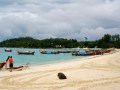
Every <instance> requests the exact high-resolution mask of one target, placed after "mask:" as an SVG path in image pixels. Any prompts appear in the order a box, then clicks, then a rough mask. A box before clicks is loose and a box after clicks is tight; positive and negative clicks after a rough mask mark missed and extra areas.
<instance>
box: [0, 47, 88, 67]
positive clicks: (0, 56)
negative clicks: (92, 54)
mask: <svg viewBox="0 0 120 90" xmlns="http://www.w3.org/2000/svg"><path fill="white" fill-rule="evenodd" d="M11 49H12V52H5V48H0V62H4V61H5V60H6V59H7V57H8V56H12V57H13V60H14V66H20V65H25V64H27V63H29V64H31V65H40V64H50V63H55V62H65V61H70V60H72V59H77V58H79V59H81V58H85V57H86V56H72V54H71V53H60V54H41V53H40V51H42V49H28V48H11ZM59 50H60V49H59ZM17 51H35V54H34V55H20V54H18V53H17ZM46 51H58V50H57V49H46Z"/></svg>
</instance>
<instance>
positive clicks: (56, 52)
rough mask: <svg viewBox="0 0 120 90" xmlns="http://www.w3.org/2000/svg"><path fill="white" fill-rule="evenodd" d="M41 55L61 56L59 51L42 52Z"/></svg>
mask: <svg viewBox="0 0 120 90" xmlns="http://www.w3.org/2000/svg"><path fill="white" fill-rule="evenodd" d="M40 53H41V54H59V52H58V51H41V52H40Z"/></svg>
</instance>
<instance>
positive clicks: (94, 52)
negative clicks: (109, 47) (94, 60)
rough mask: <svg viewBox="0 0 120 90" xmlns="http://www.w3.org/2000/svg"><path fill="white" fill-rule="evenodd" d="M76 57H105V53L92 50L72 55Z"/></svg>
mask: <svg viewBox="0 0 120 90" xmlns="http://www.w3.org/2000/svg"><path fill="white" fill-rule="evenodd" d="M72 55H74V56H92V55H103V51H98V50H96V51H95V50H94V51H93V50H91V51H84V52H74V53H72Z"/></svg>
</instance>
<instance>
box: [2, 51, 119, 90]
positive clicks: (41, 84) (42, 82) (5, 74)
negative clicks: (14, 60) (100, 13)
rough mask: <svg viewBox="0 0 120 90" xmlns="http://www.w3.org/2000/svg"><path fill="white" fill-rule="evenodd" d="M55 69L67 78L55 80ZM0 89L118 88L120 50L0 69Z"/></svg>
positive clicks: (112, 89) (78, 89)
mask: <svg viewBox="0 0 120 90" xmlns="http://www.w3.org/2000/svg"><path fill="white" fill-rule="evenodd" d="M58 72H63V73H64V74H65V75H66V76H67V79H66V80H60V79H58V77H57V74H58ZM0 90H120V50H118V51H117V52H116V53H113V54H106V55H102V56H95V57H90V58H87V59H82V60H72V61H69V62H64V63H56V64H48V65H40V66H34V67H30V69H29V68H28V69H25V70H22V71H13V72H9V71H0Z"/></svg>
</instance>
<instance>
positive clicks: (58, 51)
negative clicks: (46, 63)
mask: <svg viewBox="0 0 120 90" xmlns="http://www.w3.org/2000/svg"><path fill="white" fill-rule="evenodd" d="M58 52H59V53H71V52H72V51H58Z"/></svg>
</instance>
